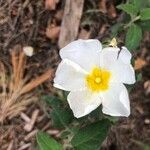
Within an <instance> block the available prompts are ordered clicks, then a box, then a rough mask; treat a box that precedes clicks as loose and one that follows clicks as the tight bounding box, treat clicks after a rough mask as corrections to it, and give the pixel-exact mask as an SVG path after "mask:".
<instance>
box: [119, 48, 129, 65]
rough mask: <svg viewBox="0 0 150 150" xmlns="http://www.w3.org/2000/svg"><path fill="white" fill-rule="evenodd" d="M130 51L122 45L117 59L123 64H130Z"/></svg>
mask: <svg viewBox="0 0 150 150" xmlns="http://www.w3.org/2000/svg"><path fill="white" fill-rule="evenodd" d="M131 57H132V55H131V53H130V52H129V50H128V49H127V48H126V47H124V46H123V47H122V48H121V51H120V53H119V56H118V60H120V61H122V62H123V63H124V64H130V61H131Z"/></svg>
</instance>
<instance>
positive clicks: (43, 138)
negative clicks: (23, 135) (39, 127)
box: [36, 131, 63, 150]
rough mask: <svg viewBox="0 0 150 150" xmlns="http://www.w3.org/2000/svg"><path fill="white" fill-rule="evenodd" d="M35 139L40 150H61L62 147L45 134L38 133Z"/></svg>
mask: <svg viewBox="0 0 150 150" xmlns="http://www.w3.org/2000/svg"><path fill="white" fill-rule="evenodd" d="M36 138H37V143H38V145H39V149H40V150H63V149H62V145H61V144H59V143H58V142H57V141H56V140H54V139H53V138H52V137H50V136H49V135H48V134H46V133H43V132H41V131H39V132H38V133H37V136H36Z"/></svg>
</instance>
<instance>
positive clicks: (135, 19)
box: [124, 16, 141, 29]
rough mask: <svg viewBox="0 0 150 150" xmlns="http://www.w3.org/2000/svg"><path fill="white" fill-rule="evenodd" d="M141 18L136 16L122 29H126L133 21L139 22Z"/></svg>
mask: <svg viewBox="0 0 150 150" xmlns="http://www.w3.org/2000/svg"><path fill="white" fill-rule="evenodd" d="M140 17H141V16H136V17H135V18H133V19H132V20H131V21H130V22H129V23H128V24H127V25H125V26H124V29H126V28H128V27H129V26H131V24H132V23H134V22H135V21H137V20H139V19H140Z"/></svg>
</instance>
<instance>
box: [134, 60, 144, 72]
mask: <svg viewBox="0 0 150 150" xmlns="http://www.w3.org/2000/svg"><path fill="white" fill-rule="evenodd" d="M145 64H146V62H145V60H143V59H142V58H137V59H136V60H135V65H134V69H135V70H139V69H141V68H142V67H143V66H144V65H145Z"/></svg>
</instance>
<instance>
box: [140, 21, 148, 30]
mask: <svg viewBox="0 0 150 150" xmlns="http://www.w3.org/2000/svg"><path fill="white" fill-rule="evenodd" d="M138 25H139V26H140V27H141V28H142V30H143V31H150V20H145V21H140V22H139V23H138Z"/></svg>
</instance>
